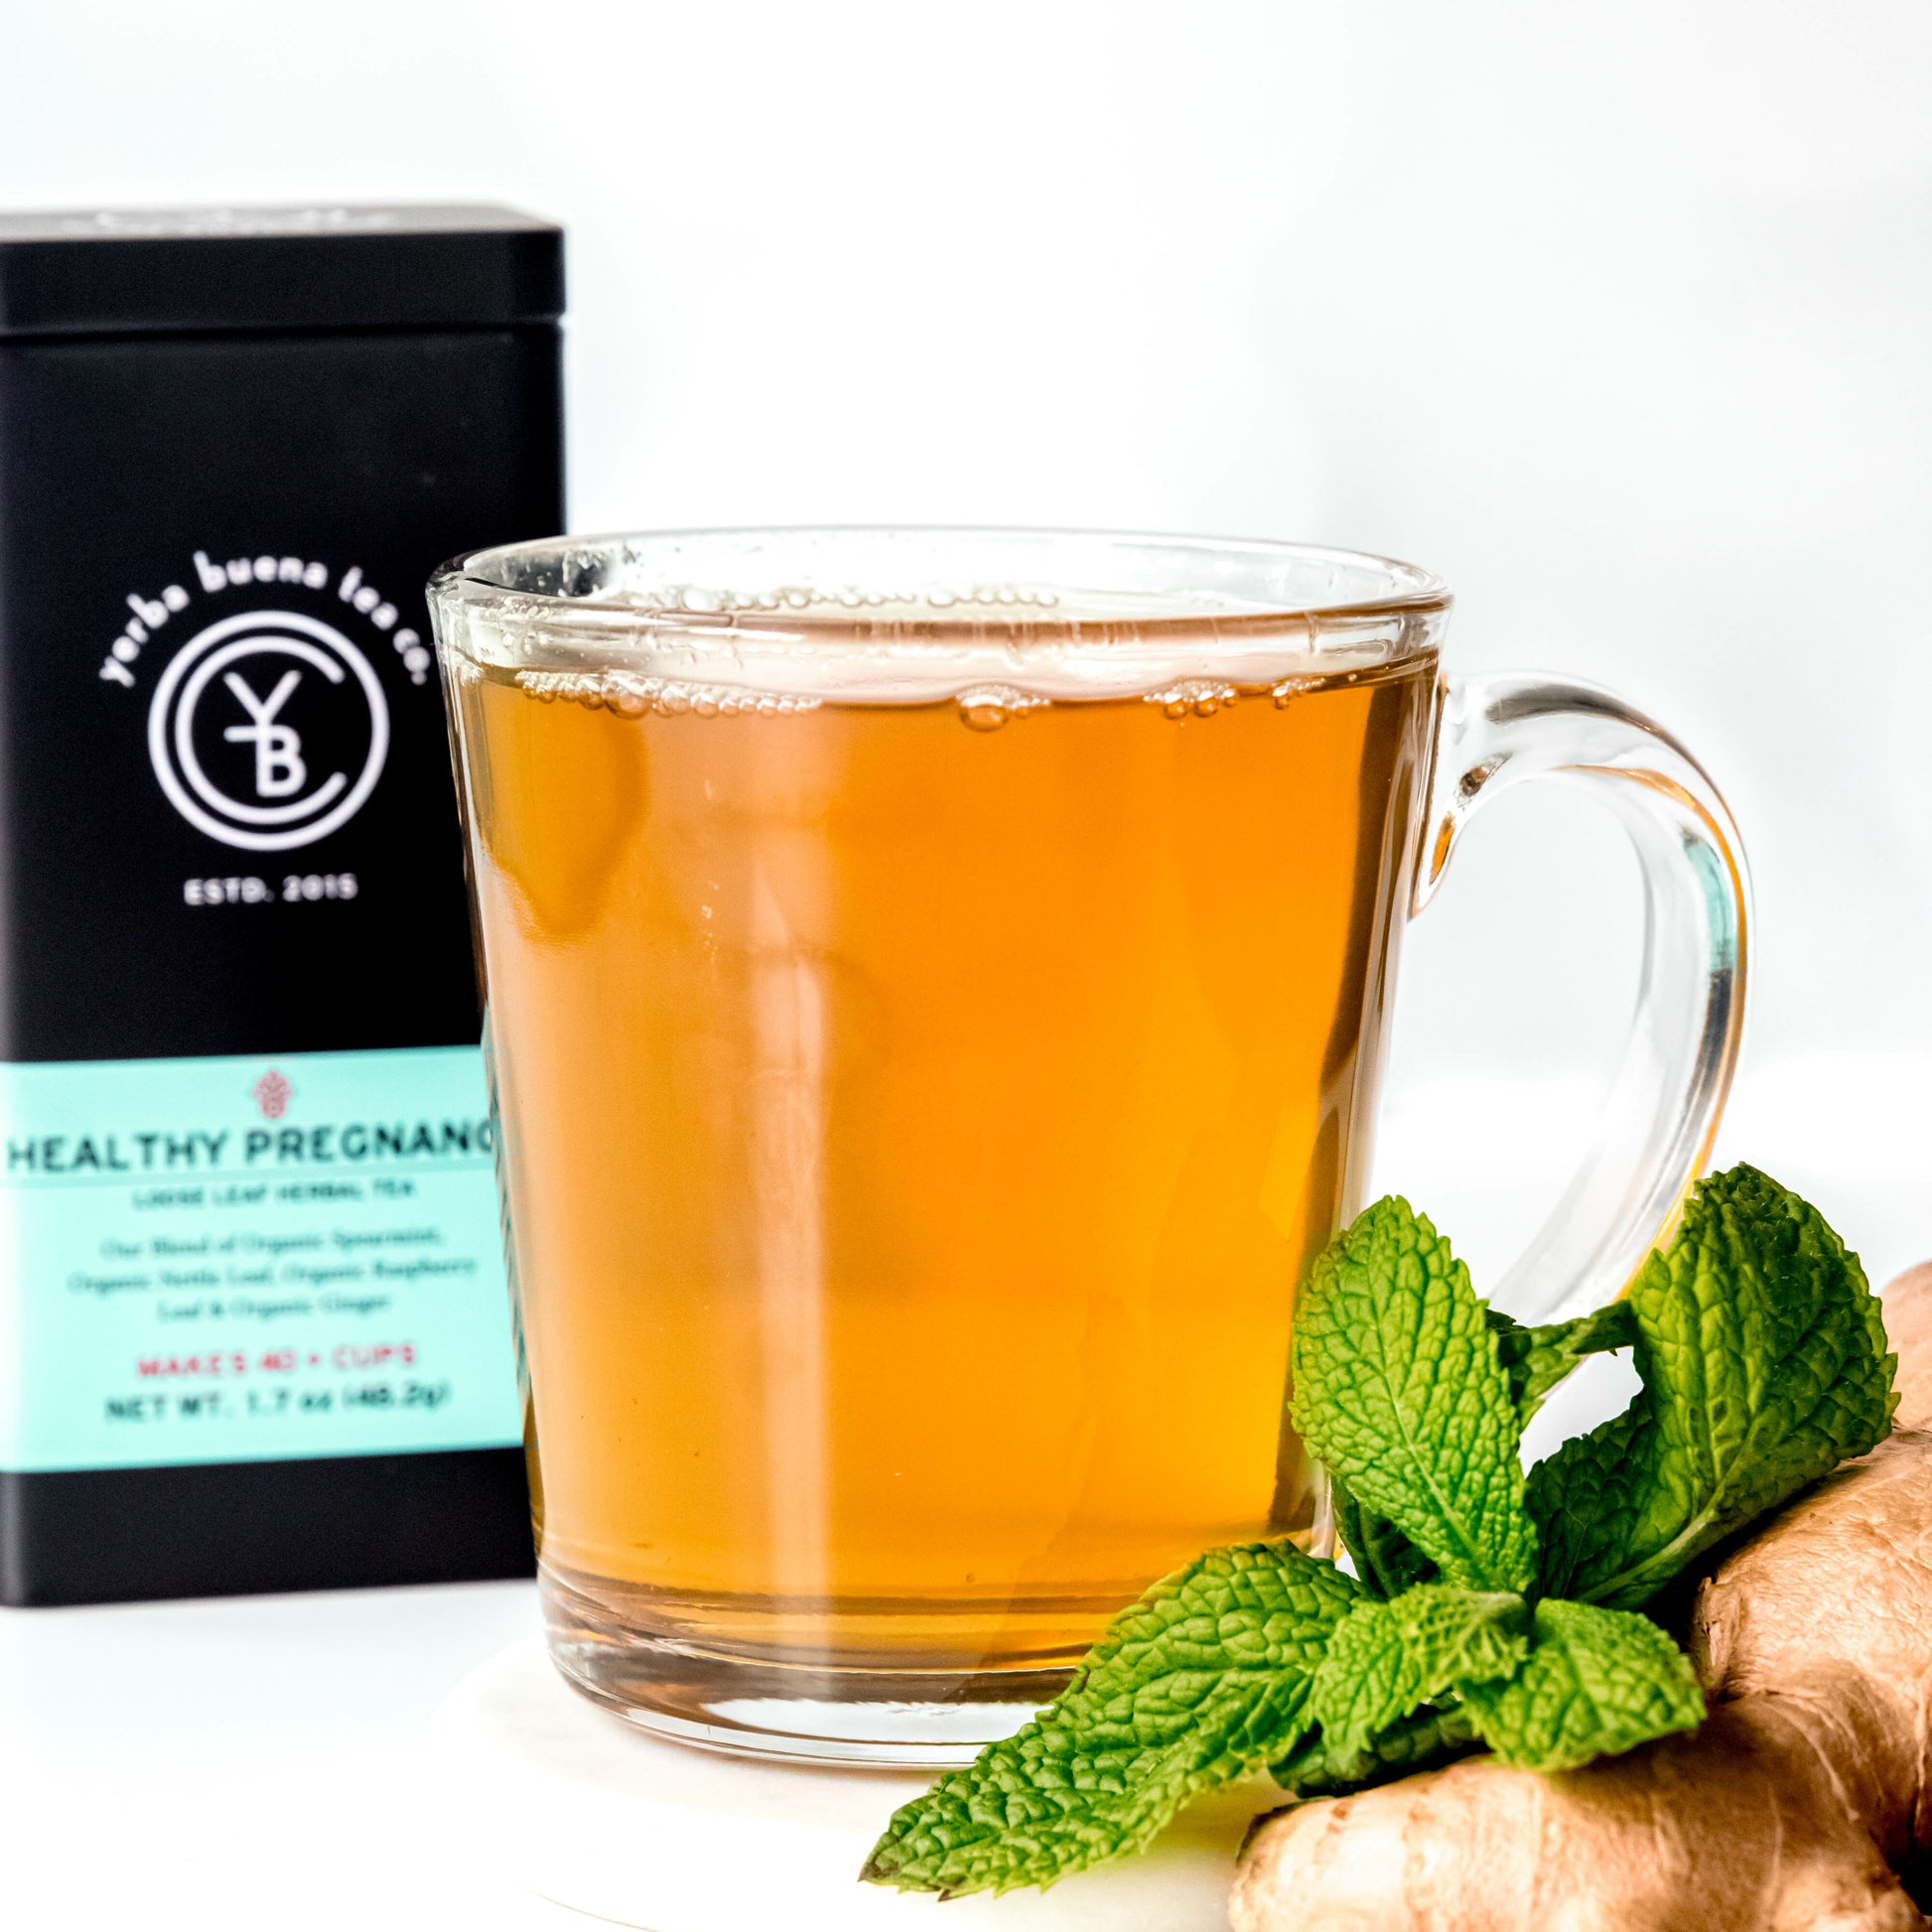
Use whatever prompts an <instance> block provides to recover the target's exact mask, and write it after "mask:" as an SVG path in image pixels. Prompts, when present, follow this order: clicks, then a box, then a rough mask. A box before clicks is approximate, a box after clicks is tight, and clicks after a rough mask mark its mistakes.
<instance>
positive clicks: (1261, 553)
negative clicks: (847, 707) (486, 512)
mask: <svg viewBox="0 0 1932 1932" xmlns="http://www.w3.org/2000/svg"><path fill="white" fill-rule="evenodd" d="M841 538H844V539H850V540H852V541H854V542H865V541H870V542H875V543H877V542H881V541H884V542H887V543H891V542H894V541H898V540H903V541H905V542H906V543H907V544H908V545H917V544H927V545H934V546H939V545H944V544H946V543H954V544H958V545H961V546H962V547H963V546H968V545H972V544H975V543H977V544H1002V543H1005V544H1020V545H1030V544H1036V545H1039V546H1040V547H1041V549H1042V553H1043V554H1046V555H1050V554H1052V551H1051V548H1049V546H1058V547H1062V548H1066V547H1084V548H1085V549H1086V550H1087V553H1088V554H1094V552H1095V550H1096V548H1099V549H1105V550H1112V551H1117V552H1122V553H1127V554H1134V553H1140V554H1144V555H1145V554H1151V553H1156V552H1162V551H1165V552H1169V553H1173V554H1176V555H1178V556H1182V557H1184V556H1187V555H1189V554H1192V555H1197V556H1199V557H1200V558H1201V559H1202V560H1203V562H1207V561H1210V560H1211V561H1214V562H1217V563H1219V564H1221V565H1222V566H1227V565H1230V564H1238V563H1241V562H1244V561H1245V562H1247V563H1249V564H1251V565H1253V566H1256V567H1257V568H1265V567H1266V566H1267V565H1269V564H1273V565H1275V566H1276V567H1278V568H1282V569H1286V568H1288V567H1292V566H1295V565H1302V566H1307V567H1311V568H1312V569H1315V570H1319V569H1324V568H1325V569H1326V570H1328V571H1330V572H1331V573H1332V572H1342V571H1352V572H1357V573H1363V574H1379V575H1380V577H1381V579H1382V588H1380V589H1376V590H1372V591H1371V592H1370V593H1369V594H1367V595H1363V594H1360V593H1359V592H1357V593H1356V594H1352V595H1337V596H1332V597H1320V596H1304V597H1287V596H1282V597H1274V598H1269V597H1263V598H1260V599H1258V600H1253V601H1244V602H1242V603H1241V604H1240V605H1238V606H1237V607H1233V608H1229V607H1221V608H1209V607H1203V608H1201V609H1196V610H1183V609H1170V610H1168V611H1164V612H1160V613H1158V614H1155V615H1146V616H1142V615H1134V616H1131V617H1129V616H1126V615H1125V614H1123V615H1121V616H1109V617H1101V618H1094V617H1085V618H1082V617H1079V616H1069V615H1066V614H1064V613H1060V612H1057V611H1056V610H1055V609H1054V608H1052V606H1050V605H1045V604H1041V603H1035V602H1029V601H1025V600H1021V599H1017V598H1015V597H1014V596H1013V595H1012V594H1011V593H1009V594H1008V595H1006V596H999V595H997V594H993V593H989V594H988V595H985V596H967V597H960V598H956V599H955V600H954V601H953V603H952V605H951V607H950V608H948V609H944V610H941V609H938V608H933V609H931V610H929V611H923V612H921V613H920V614H919V615H918V617H916V618H915V619H910V620H908V619H906V618H905V617H903V616H900V615H897V614H896V615H894V616H891V617H888V616H886V615H885V614H884V613H880V614H875V613H874V611H873V610H872V609H871V608H870V607H869V605H868V604H867V602H866V601H864V600H863V599H861V598H859V597H856V596H855V597H853V598H852V599H851V601H850V602H849V603H847V602H845V601H843V600H841V601H839V602H837V603H835V604H834V605H833V606H832V608H830V609H827V608H824V607H823V606H820V605H817V604H812V605H810V606H808V607H806V608H792V607H790V606H788V605H787V604H785V603H782V602H779V603H772V604H764V603H759V604H757V605H751V606H746V605H735V606H731V607H730V608H726V607H723V606H712V607H709V608H707V607H706V606H705V605H703V604H695V605H688V606H680V607H675V608H660V607H654V606H652V605H650V604H648V603H644V602H640V601H639V600H638V598H637V597H636V596H635V595H634V594H630V595H624V594H619V595H597V594H595V589H593V591H592V592H589V593H586V592H570V591H566V590H563V589H561V588H560V589H556V590H548V589H527V588H523V587H522V586H520V585H517V584H514V583H506V582H504V581H502V580H501V578H500V577H491V576H487V575H484V574H483V568H484V567H486V566H488V565H491V564H498V563H501V564H508V563H510V562H512V561H527V562H529V563H531V564H534V565H541V564H544V563H549V564H551V565H553V566H554V567H556V568H557V569H558V570H559V571H562V570H564V569H567V568H569V567H570V565H571V564H573V563H575V564H577V565H578V566H579V567H580V568H581V569H582V570H583V571H584V572H585V573H586V574H587V575H588V574H589V573H590V572H591V571H592V570H594V569H595V568H596V566H597V564H598V563H599V562H606V561H608V560H610V559H611V558H612V557H613V555H614V554H615V555H616V556H618V557H619V558H623V557H625V554H626V553H628V555H629V557H630V559H632V560H635V559H638V558H640V557H641V555H642V553H643V552H644V550H645V549H646V547H650V546H655V547H658V548H660V549H664V548H671V549H675V548H676V547H679V546H706V545H715V546H717V547H719V548H720V549H721V550H723V549H726V548H728V547H732V546H736V547H739V548H740V549H742V550H743V551H744V552H745V553H746V554H747V555H756V554H757V552H758V550H759V547H760V546H762V545H768V544H772V543H783V542H790V543H800V542H804V543H811V542H823V543H825V544H826V545H827V546H828V547H829V546H831V545H835V544H836V543H837V542H838V540H840V539H841ZM506 574H507V573H506ZM1083 588H1089V589H1101V588H1105V587H1102V586H1086V587H1083ZM428 594H429V599H430V602H431V605H432V606H433V607H435V606H437V605H440V604H461V605H464V606H467V607H469V608H471V609H473V610H474V609H481V610H485V611H496V612H500V613H501V614H503V615H505V616H512V615H513V616H514V617H515V618H516V620H517V621H518V622H519V624H524V623H527V624H532V625H535V626H538V627H550V626H555V627H556V628H558V629H561V630H569V629H573V628H579V627H582V628H586V629H592V630H597V631H606V630H610V629H619V628H621V629H629V630H640V629H641V630H648V629H655V628H659V627H666V628H673V629H676V630H679V631H683V632H686V633H690V632H693V631H700V632H702V631H719V630H724V631H738V632H741V633H743V632H745V631H748V630H762V631H770V630H772V629H782V630H783V631H784V632H786V633H789V635H790V636H791V638H792V639H793V641H794V642H797V643H803V642H805V641H806V640H807V638H809V639H811V640H812V641H823V642H828V643H829V642H835V641H843V640H847V639H852V638H866V637H874V636H877V635H878V634H879V632H880V630H881V628H882V627H888V626H889V627H890V628H891V629H892V630H893V631H894V632H895V633H896V634H897V636H899V637H900V638H901V639H903V640H904V641H907V642H910V641H913V640H914V639H919V640H930V641H931V642H934V643H939V642H943V641H944V640H946V639H947V638H949V637H959V636H976V637H984V636H985V635H986V633H987V631H988V629H989V628H998V629H1001V630H1004V631H1006V632H1008V633H1009V634H1014V635H1015V641H1016V642H1020V641H1023V640H1024V639H1025V638H1027V637H1035V638H1041V639H1044V638H1046V637H1057V638H1066V637H1096V638H1097V637H1098V636H1099V635H1101V634H1102V633H1105V632H1108V631H1114V630H1120V629H1129V630H1131V631H1132V633H1133V634H1134V636H1135V637H1137V638H1138V639H1141V640H1143V641H1147V642H1154V641H1157V640H1158V639H1160V638H1162V637H1164V636H1169V635H1177V634H1180V633H1187V632H1193V633H1198V632H1200V631H1201V629H1202V628H1203V626H1204V625H1205V626H1207V627H1210V628H1211V629H1212V630H1213V631H1214V632H1215V633H1216V634H1219V635H1221V636H1224V637H1229V638H1232V637H1235V636H1239V635H1241V634H1243V633H1248V632H1254V631H1264V632H1265V631H1272V630H1275V629H1278V628H1279V627H1280V626H1282V625H1283V624H1299V625H1307V626H1310V627H1311V628H1312V627H1313V625H1315V624H1317V623H1318V624H1321V625H1324V626H1325V625H1326V624H1328V623H1331V622H1332V623H1334V624H1336V625H1338V626H1341V627H1344V628H1347V627H1352V625H1353V624H1355V623H1359V622H1364V621H1366V622H1373V621H1377V620H1381V619H1384V618H1388V617H1407V616H1412V615H1427V614H1432V613H1443V612H1447V611H1448V610H1449V607H1450V605H1451V604H1452V602H1453V598H1452V596H1451V594H1450V592H1449V586H1448V584H1447V583H1446V582H1445V580H1444V579H1443V578H1441V577H1440V576H1438V575H1437V574H1436V573H1435V572H1434V571H1430V570H1425V569H1424V568H1422V566H1420V565H1417V564H1411V563H1406V562H1404V561H1402V560H1401V559H1399V558H1394V557H1389V556H1385V555H1382V554H1380V553H1379V552H1376V551H1370V550H1354V549H1348V548H1345V547H1343V546H1340V545H1332V544H1317V543H1303V542H1295V541H1290V540H1285V539H1280V538H1271V537H1227V536H1211V535H1197V534H1181V533H1173V532H1166V531H1140V530H1108V529H1081V528H1074V527H1055V526H1050V525H1039V526H1029V525H1010V524H983V525H982V524H952V523H935V524H913V523H906V524H891V523H795V524H769V525H753V524H746V525H732V524H724V525H703V526H695V527H692V528H686V529H663V530H637V531H615V532H610V533H606V534H603V535H596V536H582V537H572V536H550V537H536V538H526V539H523V540H521V541H519V542H516V543H506V544H490V545H485V546H483V547H481V548H479V549H476V550H470V551H465V552H463V553H461V554H459V555H458V556H456V557H453V558H451V559H450V560H449V561H448V562H447V563H444V564H442V565H441V566H439V567H438V569H437V570H436V571H435V572H434V573H433V574H432V575H431V577H430V580H429V585H428Z"/></svg>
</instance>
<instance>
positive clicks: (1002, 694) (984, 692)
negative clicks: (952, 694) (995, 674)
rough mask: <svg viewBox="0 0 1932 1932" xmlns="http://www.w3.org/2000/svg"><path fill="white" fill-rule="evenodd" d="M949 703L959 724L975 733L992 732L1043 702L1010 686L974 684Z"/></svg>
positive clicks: (1043, 702) (1038, 706) (1043, 701)
mask: <svg viewBox="0 0 1932 1932" xmlns="http://www.w3.org/2000/svg"><path fill="white" fill-rule="evenodd" d="M953 702H954V703H955V704H957V705H958V707H959V722H960V723H961V724H962V725H965V726H967V727H969V728H970V729H971V730H973V731H976V732H996V731H998V730H999V729H1000V727H1001V726H1002V725H1004V724H1005V723H1006V722H1007V720H1008V719H1009V718H1017V717H1019V716H1020V715H1021V714H1022V713H1023V712H1028V711H1037V710H1039V709H1040V707H1041V706H1042V705H1044V704H1045V703H1046V700H1045V699H1044V698H1036V697H1035V696H1034V695H1033V693H1032V692H1030V691H1021V690H1018V689H1016V687H1015V686H1013V685H1011V684H976V685H974V686H973V687H972V688H971V689H970V690H966V691H962V692H960V693H959V695H958V696H957V697H956V698H955V699H954V700H953Z"/></svg>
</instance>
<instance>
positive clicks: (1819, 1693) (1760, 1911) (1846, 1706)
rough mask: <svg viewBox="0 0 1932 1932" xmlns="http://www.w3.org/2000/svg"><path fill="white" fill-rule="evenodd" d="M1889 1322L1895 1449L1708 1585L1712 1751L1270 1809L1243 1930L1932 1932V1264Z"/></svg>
mask: <svg viewBox="0 0 1932 1932" xmlns="http://www.w3.org/2000/svg"><path fill="white" fill-rule="evenodd" d="M1884 1311H1885V1324H1886V1330H1887V1333H1888V1335H1889V1337H1890V1340H1891V1344H1892V1347H1893V1348H1894V1349H1895V1350H1896V1351H1897V1354H1898V1358H1899V1365H1898V1377H1897V1386H1898V1389H1899V1391H1900V1401H1899V1408H1898V1417H1897V1424H1898V1427H1897V1429H1896V1431H1895V1433H1894V1434H1893V1435H1892V1436H1891V1438H1890V1439H1889V1440H1888V1441H1886V1442H1884V1443H1881V1444H1880V1445H1879V1446H1878V1448H1877V1449H1873V1450H1872V1452H1871V1453H1870V1454H1869V1455H1866V1456H1862V1457H1861V1458H1859V1459H1858V1460H1857V1461H1855V1462H1848V1463H1846V1464H1845V1465H1844V1466H1843V1467H1841V1468H1840V1469H1839V1470H1838V1471H1837V1472H1836V1473H1835V1474H1833V1475H1831V1476H1829V1477H1827V1478H1826V1479H1825V1481H1824V1482H1822V1483H1820V1484H1819V1485H1818V1486H1817V1487H1816V1488H1815V1489H1813V1490H1812V1491H1810V1493H1808V1494H1807V1495H1804V1496H1802V1497H1800V1498H1799V1499H1798V1500H1797V1501H1796V1502H1794V1503H1792V1504H1791V1505H1789V1506H1788V1507H1787V1508H1785V1509H1784V1510H1782V1511H1781V1512H1780V1513H1779V1514H1778V1515H1777V1516H1775V1517H1773V1518H1772V1519H1771V1521H1770V1522H1769V1524H1767V1525H1766V1527H1765V1528H1764V1529H1762V1530H1761V1531H1759V1532H1758V1533H1757V1534H1756V1535H1755V1536H1754V1537H1752V1538H1751V1539H1750V1541H1749V1542H1747V1543H1746V1544H1744V1545H1743V1546H1742V1547H1741V1548H1740V1549H1738V1550H1736V1551H1735V1552H1734V1553H1733V1554H1732V1555H1731V1556H1730V1557H1729V1558H1727V1559H1726V1560H1725V1562H1723V1563H1722V1564H1721V1565H1720V1566H1719V1568H1718V1570H1717V1572H1716V1573H1715V1575H1713V1576H1711V1577H1710V1578H1708V1579H1707V1580H1706V1581H1705V1583H1704V1584H1703V1586H1702V1587H1700V1589H1699V1591H1698V1595H1697V1602H1696V1607H1695V1610H1694V1612H1693V1616H1692V1625H1691V1632H1690V1643H1691V1651H1692V1654H1693V1656H1694V1657H1695V1658H1696V1660H1697V1664H1698V1669H1699V1674H1700V1676H1701V1677H1702V1678H1703V1681H1704V1686H1705V1689H1706V1691H1707V1692H1708V1693H1709V1694H1710V1696H1711V1698H1712V1700H1713V1703H1712V1710H1711V1715H1710V1717H1709V1718H1708V1719H1707V1720H1706V1721H1705V1723H1704V1725H1702V1726H1701V1727H1700V1729H1699V1730H1698V1731H1697V1732H1696V1733H1695V1735H1692V1736H1678V1737H1666V1738H1662V1739H1660V1740H1658V1741H1657V1742H1656V1743H1653V1744H1647V1745H1644V1746H1642V1747H1641V1748H1639V1749H1637V1750H1634V1751H1631V1752H1628V1753H1627V1754H1625V1755H1624V1756H1622V1757H1615V1758H1601V1759H1598V1760H1597V1761H1596V1762H1595V1763H1593V1764H1588V1765H1586V1766H1585V1767H1584V1768H1583V1769H1582V1770H1580V1771H1571V1772H1567V1773H1564V1774H1562V1775H1560V1776H1555V1777H1542V1776H1538V1775H1537V1774H1536V1773H1534V1772H1529V1771H1511V1770H1507V1769H1505V1768H1504V1767H1503V1766H1502V1765H1500V1764H1498V1763H1496V1762H1495V1760H1494V1759H1492V1758H1486V1757H1477V1758H1468V1759H1464V1760H1463V1761H1462V1762H1461V1763H1458V1764H1452V1765H1450V1766H1449V1768H1448V1769H1446V1770H1441V1771H1432V1772H1428V1773H1425V1774H1423V1775H1421V1776H1417V1777H1410V1778H1404V1779H1402V1780H1401V1781H1400V1782H1398V1783H1395V1784H1388V1785H1383V1786H1381V1787H1380V1788H1379V1789H1376V1790H1372V1791H1362V1792H1357V1793H1356V1794H1354V1795H1353V1796H1352V1797H1347V1798H1332V1799H1322V1800H1317V1801H1315V1802H1313V1803H1310V1804H1304V1805H1299V1806H1296V1807H1294V1808H1293V1809H1291V1810H1288V1811H1284V1812H1277V1813H1275V1814H1274V1815H1273V1816H1272V1817H1270V1818H1268V1819H1265V1820H1264V1821H1262V1823H1261V1824H1260V1826H1259V1827H1258V1828H1257V1829H1256V1831H1255V1833H1254V1835H1253V1836H1252V1838H1251V1839H1250V1841H1249V1843H1248V1846H1247V1849H1246V1851H1245V1852H1244V1854H1243V1856H1242V1860H1241V1866H1240V1870H1239V1873H1238V1875H1237V1877H1236V1880H1235V1888H1234V1896H1233V1900H1232V1903H1231V1907H1230V1917H1231V1919H1232V1922H1233V1926H1234V1932H1932V1919H1928V1918H1926V1917H1925V1916H1924V1915H1922V1914H1921V1912H1920V1910H1919V1908H1918V1906H1917V1905H1916V1904H1914V1902H1913V1900H1912V1897H1911V1895H1910V1893H1908V1892H1907V1891H1906V1889H1905V1888H1904V1886H1903V1885H1902V1884H1901V1883H1900V1881H1899V1879H1898V1877H1897V1875H1896V1871H1897V1868H1898V1867H1899V1866H1901V1865H1903V1864H1906V1863H1909V1862H1910V1861H1911V1860H1912V1859H1914V1858H1915V1857H1917V1856H1920V1855H1922V1854H1927V1853H1932V1263H1928V1264H1926V1265H1925V1266H1923V1267H1920V1268H1915V1269H1913V1270H1911V1271H1910V1272H1909V1273H1908V1274H1905V1275H1901V1276H1900V1277H1899V1278H1898V1279H1897V1280H1896V1281H1895V1282H1893V1283H1892V1284H1891V1286H1890V1287H1889V1288H1887V1289H1886V1291H1885V1294H1884Z"/></svg>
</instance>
